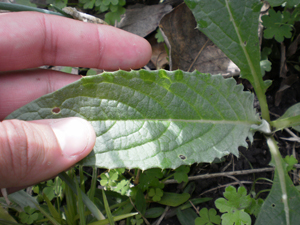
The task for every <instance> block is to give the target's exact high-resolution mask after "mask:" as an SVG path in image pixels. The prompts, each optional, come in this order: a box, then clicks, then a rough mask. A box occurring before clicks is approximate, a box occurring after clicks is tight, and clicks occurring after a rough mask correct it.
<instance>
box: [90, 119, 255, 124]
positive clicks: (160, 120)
mask: <svg viewBox="0 0 300 225" xmlns="http://www.w3.org/2000/svg"><path fill="white" fill-rule="evenodd" d="M89 121H100V122H106V121H115V122H118V121H120V122H128V121H132V122H133V121H143V122H149V121H150V122H183V123H199V124H203V123H210V124H220V125H222V124H233V125H253V124H259V123H260V122H259V121H250V120H249V121H247V120H245V121H241V120H203V119H200V120H184V119H107V120H99V119H97V120H89Z"/></svg>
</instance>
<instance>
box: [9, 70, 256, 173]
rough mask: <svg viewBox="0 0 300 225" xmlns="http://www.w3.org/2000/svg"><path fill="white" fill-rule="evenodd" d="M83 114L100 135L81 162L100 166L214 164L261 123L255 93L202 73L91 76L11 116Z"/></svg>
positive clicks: (229, 80) (119, 72)
mask: <svg viewBox="0 0 300 225" xmlns="http://www.w3.org/2000/svg"><path fill="white" fill-rule="evenodd" d="M71 116H78V117H82V118H84V119H86V120H89V121H90V123H91V125H92V126H93V127H94V130H95V133H96V136H97V137H96V144H95V146H94V150H93V151H92V152H91V153H90V155H88V156H87V157H86V158H85V159H84V160H82V161H81V164H83V165H86V166H95V165H96V166H98V167H102V168H108V169H113V168H120V167H122V168H140V169H143V170H145V169H149V168H153V167H159V168H173V169H175V168H177V167H179V166H181V165H191V164H193V163H195V162H198V163H199V162H212V161H213V160H214V159H215V158H222V157H223V156H224V155H227V154H229V153H233V154H234V155H238V147H239V146H245V147H247V146H248V144H247V142H246V141H245V139H246V138H247V137H248V138H249V139H250V140H252V138H253V133H252V131H251V126H252V125H253V124H260V123H261V122H260V120H259V118H258V116H257V114H256V111H255V109H254V108H253V94H251V93H250V92H244V91H243V87H242V86H241V85H236V82H235V80H234V79H224V78H223V77H222V76H219V75H215V76H211V75H209V74H201V73H199V72H197V71H194V72H193V73H185V72H182V71H179V70H178V71H171V72H167V71H165V70H159V71H146V70H140V71H131V72H125V71H117V72H114V73H103V74H101V75H96V76H87V77H84V78H81V79H80V80H78V81H76V82H74V83H72V84H70V85H68V86H66V87H64V88H62V89H60V90H57V91H56V92H53V93H51V94H48V95H45V96H43V97H41V98H39V99H37V100H35V101H33V102H31V103H29V104H28V105H26V106H23V107H22V108H20V109H18V110H16V111H15V112H13V113H12V114H10V115H9V116H8V117H7V119H12V118H16V119H21V120H37V119H50V118H53V119H54V118H63V117H71Z"/></svg>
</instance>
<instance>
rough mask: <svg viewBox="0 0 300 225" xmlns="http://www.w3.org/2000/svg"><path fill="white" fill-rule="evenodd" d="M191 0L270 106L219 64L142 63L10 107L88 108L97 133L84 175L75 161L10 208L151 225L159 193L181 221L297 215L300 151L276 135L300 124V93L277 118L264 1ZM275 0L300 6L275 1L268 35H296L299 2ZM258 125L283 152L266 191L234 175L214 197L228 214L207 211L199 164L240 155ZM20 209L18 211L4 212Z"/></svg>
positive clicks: (63, 113)
mask: <svg viewBox="0 0 300 225" xmlns="http://www.w3.org/2000/svg"><path fill="white" fill-rule="evenodd" d="M285 2H286V3H285ZM185 3H186V4H187V6H188V7H189V8H190V9H191V11H192V12H193V14H194V16H195V19H196V21H197V28H198V29H200V30H201V31H202V32H203V33H205V34H206V35H207V36H208V37H209V38H210V39H211V40H212V41H213V42H214V43H215V44H216V45H217V46H218V47H219V48H220V49H221V50H222V51H223V52H224V53H225V54H226V55H227V56H228V57H229V58H230V59H231V60H232V61H233V62H234V63H235V64H236V65H237V66H238V67H239V68H240V70H241V77H242V78H244V79H247V80H248V81H249V82H250V83H251V84H252V86H253V88H254V91H255V94H256V96H257V98H258V100H259V104H260V108H261V112H259V113H257V112H256V109H255V108H254V107H253V100H254V94H253V93H250V92H247V91H244V90H243V86H242V85H237V84H236V81H235V80H234V79H233V78H229V79H224V78H223V77H222V76H220V75H210V74H202V73H200V72H198V71H194V72H185V71H181V70H176V71H166V70H158V71H147V70H139V71H130V72H126V71H116V72H111V73H108V72H105V73H102V74H100V75H93V76H87V77H84V78H82V79H80V80H79V81H76V82H74V83H72V84H70V85H68V86H66V87H64V88H62V89H60V90H58V91H56V92H54V93H51V94H48V95H45V96H43V97H41V98H39V99H37V100H35V101H33V102H31V103H30V104H28V105H26V106H24V107H22V108H20V109H18V110H17V111H15V112H13V113H12V114H11V115H9V116H8V117H7V119H12V118H17V119H21V120H36V119H46V118H47V119H49V118H62V117H70V116H78V117H82V118H84V119H86V120H88V121H90V122H91V124H92V125H93V127H94V129H95V132H96V135H97V140H96V144H95V147H94V151H93V152H92V153H91V154H90V155H89V156H88V157H86V158H85V159H84V160H82V161H81V162H80V164H79V165H78V166H77V168H78V173H79V175H78V174H75V172H74V170H71V171H69V172H68V174H67V173H62V174H60V176H59V178H57V179H61V180H59V181H57V180H56V181H55V182H61V183H62V190H56V189H55V188H54V183H55V182H54V183H51V182H50V183H47V184H44V187H43V188H42V189H43V193H41V192H40V191H39V190H38V189H39V188H38V187H41V185H42V184H39V186H36V187H35V190H36V193H37V194H38V197H36V198H33V197H31V196H29V195H26V193H24V192H18V193H15V194H12V195H10V199H11V201H12V202H15V203H14V204H16V205H12V206H9V207H10V208H11V209H12V210H14V211H15V212H18V213H19V215H18V216H19V218H20V221H21V220H23V221H25V220H26V221H27V222H26V223H27V224H30V223H33V222H35V224H38V223H40V224H42V223H46V222H47V223H52V224H92V225H96V224H107V223H109V224H114V221H119V220H122V219H125V218H127V223H128V224H142V223H143V221H144V222H145V223H146V224H148V223H149V222H148V220H147V218H148V219H149V218H158V217H159V216H160V215H162V214H163V212H164V208H162V207H155V208H148V206H149V204H150V203H153V202H155V203H157V204H158V205H166V206H172V207H174V209H175V210H174V214H176V215H177V217H178V219H179V221H184V220H185V217H184V216H186V217H189V218H190V219H191V220H192V222H193V223H195V224H220V223H222V224H251V223H252V221H251V217H250V215H254V216H255V217H256V218H257V219H256V221H255V224H297V223H298V221H299V220H300V214H299V213H298V210H299V207H300V194H299V191H298V190H297V189H296V188H295V187H294V185H293V183H292V181H291V179H290V177H289V175H288V171H289V170H290V169H292V167H293V165H294V164H295V163H296V162H297V160H296V161H295V159H293V158H290V157H288V158H285V160H284V159H283V158H282V157H281V155H280V152H279V149H278V145H277V143H276V141H275V139H274V137H273V134H274V133H275V132H276V131H278V130H282V129H284V128H287V127H292V128H294V129H295V130H298V131H300V129H299V126H300V110H299V107H300V104H299V103H298V104H295V105H294V106H292V107H291V108H289V109H288V110H287V111H286V113H285V114H284V115H283V116H282V117H280V118H278V119H277V120H274V121H271V120H270V115H269V109H268V104H267V101H266V95H265V92H266V90H267V88H268V87H269V86H270V84H271V82H270V81H268V80H263V75H264V71H265V70H266V71H268V69H266V67H263V68H264V69H262V67H261V65H264V66H265V65H266V64H264V63H263V64H262V63H261V61H262V60H265V62H267V65H269V66H270V64H268V58H267V56H268V54H270V53H268V54H267V53H265V55H264V56H261V51H260V44H259V38H258V31H257V30H258V25H259V14H260V9H261V6H262V4H261V2H260V1H258V0H247V1H240V0H223V1H218V0H202V1H196V0H186V1H185ZM269 3H270V5H271V7H275V6H279V5H282V4H283V3H285V7H287V8H288V7H290V8H293V9H294V11H293V13H290V12H288V11H285V10H284V11H283V12H275V11H274V9H270V14H269V15H266V16H264V17H263V18H262V20H263V23H264V25H265V26H266V30H265V34H264V36H265V38H275V40H276V41H283V40H284V38H289V37H292V35H293V24H294V23H295V22H296V21H299V6H297V5H299V2H298V1H295V0H290V1H278V0H277V1H275V0H274V1H271V0H270V1H269ZM274 21H275V22H274ZM276 21H277V22H276ZM279 24H280V25H279ZM79 90H80V91H79ZM255 132H261V133H262V134H264V136H265V139H266V142H267V144H268V146H269V149H270V152H271V155H272V161H271V165H272V166H274V167H275V175H274V180H273V185H272V189H271V190H270V193H269V195H268V197H267V199H266V200H265V201H263V200H262V199H257V198H255V197H251V196H250V194H247V191H246V189H245V188H243V187H239V188H238V190H236V189H235V188H234V187H231V186H230V187H227V188H226V190H225V192H224V197H225V198H219V199H217V200H216V201H215V205H216V208H217V209H218V210H219V211H220V212H221V213H222V216H221V217H220V216H218V215H217V213H216V211H214V209H206V208H202V209H201V210H200V211H199V216H198V215H197V214H196V213H195V212H194V211H193V210H192V208H191V207H192V205H191V204H190V203H189V202H188V200H191V202H192V203H193V204H194V205H197V204H200V203H203V202H205V201H209V200H210V199H206V198H196V199H191V194H192V193H193V189H194V187H193V185H195V184H193V183H192V182H191V183H188V176H187V174H188V172H189V167H188V166H189V165H191V164H193V163H205V162H207V163H211V162H213V161H214V160H216V159H221V158H222V157H224V156H226V155H228V154H230V153H232V154H234V155H236V156H238V147H239V146H245V147H247V146H248V144H247V142H246V139H247V138H248V139H249V140H250V141H251V142H252V140H253V135H254V133H255ZM82 166H92V167H93V168H94V169H93V175H92V177H91V179H92V185H91V188H90V189H89V190H85V186H84V180H85V178H84V175H83V169H82ZM95 167H99V168H105V169H107V170H106V171H104V172H103V173H102V174H101V175H100V178H101V180H99V181H100V184H101V185H102V186H103V187H105V189H106V190H107V191H105V192H104V191H103V190H99V189H96V182H97V179H98V178H97V176H96V174H97V173H96V169H95ZM132 171H134V172H132ZM170 178H174V179H176V180H177V181H178V182H179V183H180V182H183V184H184V187H183V191H182V193H170V192H166V191H164V181H165V180H167V179H170ZM46 188H47V189H46ZM50 188H53V189H52V190H54V189H55V190H56V191H55V194H56V196H55V197H53V192H51V194H52V196H50V195H49V194H47V193H48V192H47V190H49V189H50ZM61 196H64V197H65V198H66V202H67V204H66V205H63V204H62V201H61ZM20 199H21V200H20ZM51 199H52V200H53V199H54V201H55V203H54V206H53V204H52V203H51V202H50V200H51ZM39 202H40V204H39ZM42 202H43V203H42ZM3 205H5V203H3ZM76 205H77V206H78V207H76ZM28 206H30V208H26V207H28ZM7 207H8V206H7ZM25 208H26V209H25ZM62 208H63V209H62ZM32 209H35V210H32ZM36 211H38V212H40V213H41V214H42V215H43V218H41V214H39V213H36ZM18 213H17V214H18ZM35 213H36V214H35ZM137 214H139V215H137ZM132 216H134V217H132ZM130 217H131V218H130ZM11 220H12V218H11V217H9V216H7V218H6V220H5V222H7V221H11ZM187 221H189V220H187ZM2 222H3V220H0V224H1V223H2ZM182 223H183V222H182ZM2 224H5V223H2ZM6 224H8V223H6ZM9 224H17V223H15V222H10V223H9ZM190 224H191V223H190Z"/></svg>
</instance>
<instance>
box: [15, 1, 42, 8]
mask: <svg viewBox="0 0 300 225" xmlns="http://www.w3.org/2000/svg"><path fill="white" fill-rule="evenodd" d="M14 3H15V4H20V5H26V6H31V7H37V6H36V4H34V3H31V2H30V0H15V1H14Z"/></svg>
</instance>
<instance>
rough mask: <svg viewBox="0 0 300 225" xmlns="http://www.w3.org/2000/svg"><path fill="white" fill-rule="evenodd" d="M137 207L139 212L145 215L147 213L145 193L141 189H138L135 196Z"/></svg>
mask: <svg viewBox="0 0 300 225" xmlns="http://www.w3.org/2000/svg"><path fill="white" fill-rule="evenodd" d="M135 206H136V208H137V210H138V211H139V212H140V213H141V214H142V215H144V214H145V212H146V208H147V206H146V199H145V197H144V193H143V191H142V190H141V189H138V190H137V192H136V196H135Z"/></svg>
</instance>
